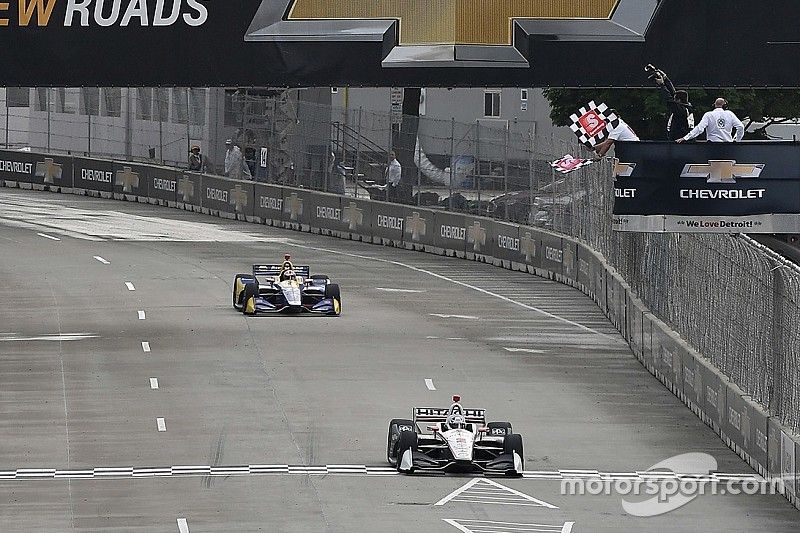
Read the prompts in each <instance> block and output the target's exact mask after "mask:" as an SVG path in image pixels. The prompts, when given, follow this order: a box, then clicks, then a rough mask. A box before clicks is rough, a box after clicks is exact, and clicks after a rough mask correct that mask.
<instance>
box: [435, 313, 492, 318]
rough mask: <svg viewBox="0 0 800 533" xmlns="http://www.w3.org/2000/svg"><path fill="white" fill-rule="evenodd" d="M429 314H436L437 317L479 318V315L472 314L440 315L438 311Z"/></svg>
mask: <svg viewBox="0 0 800 533" xmlns="http://www.w3.org/2000/svg"><path fill="white" fill-rule="evenodd" d="M430 315H431V316H436V317H439V318H459V319H461V320H480V319H481V317H479V316H472V315H441V314H439V313H430Z"/></svg>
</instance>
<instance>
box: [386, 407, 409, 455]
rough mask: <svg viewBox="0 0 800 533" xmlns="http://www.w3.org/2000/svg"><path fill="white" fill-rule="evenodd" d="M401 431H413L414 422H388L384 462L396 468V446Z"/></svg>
mask: <svg viewBox="0 0 800 533" xmlns="http://www.w3.org/2000/svg"><path fill="white" fill-rule="evenodd" d="M403 431H414V421H413V420H408V419H407V418H393V419H392V421H391V422H389V432H388V436H387V438H386V460H387V461H388V462H389V464H390V465H392V466H397V444H398V442H399V441H400V433H402V432H403Z"/></svg>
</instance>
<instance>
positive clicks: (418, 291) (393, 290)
mask: <svg viewBox="0 0 800 533" xmlns="http://www.w3.org/2000/svg"><path fill="white" fill-rule="evenodd" d="M375 289H376V290H379V291H383V292H407V293H421V292H426V291H423V290H418V289H392V288H390V287H375Z"/></svg>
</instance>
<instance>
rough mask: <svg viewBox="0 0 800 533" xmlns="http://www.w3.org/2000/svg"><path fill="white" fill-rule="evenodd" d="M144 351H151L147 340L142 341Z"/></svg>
mask: <svg viewBox="0 0 800 533" xmlns="http://www.w3.org/2000/svg"><path fill="white" fill-rule="evenodd" d="M142 351H143V352H144V353H147V352H149V351H150V343H149V342H147V341H142Z"/></svg>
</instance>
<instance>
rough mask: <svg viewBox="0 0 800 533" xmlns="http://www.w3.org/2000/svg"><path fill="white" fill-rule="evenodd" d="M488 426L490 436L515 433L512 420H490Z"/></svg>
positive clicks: (503, 435)
mask: <svg viewBox="0 0 800 533" xmlns="http://www.w3.org/2000/svg"><path fill="white" fill-rule="evenodd" d="M486 427H487V428H488V429H489V431H488V433H487V435H488V436H490V437H505V436H506V435H511V434H512V433H513V431H512V430H511V422H489V423H488V424H486ZM501 430H502V432H501Z"/></svg>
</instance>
